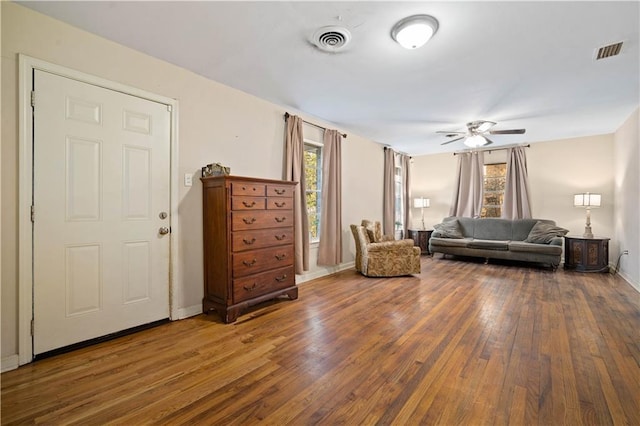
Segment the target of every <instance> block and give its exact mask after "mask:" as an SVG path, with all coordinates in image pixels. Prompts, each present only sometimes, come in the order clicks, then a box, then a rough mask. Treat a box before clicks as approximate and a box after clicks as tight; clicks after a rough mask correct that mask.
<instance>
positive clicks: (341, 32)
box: [313, 27, 351, 53]
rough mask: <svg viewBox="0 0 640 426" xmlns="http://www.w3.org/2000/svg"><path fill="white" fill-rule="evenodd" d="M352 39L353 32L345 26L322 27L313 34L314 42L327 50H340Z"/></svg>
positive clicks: (319, 47)
mask: <svg viewBox="0 0 640 426" xmlns="http://www.w3.org/2000/svg"><path fill="white" fill-rule="evenodd" d="M350 40H351V33H350V32H349V30H347V29H346V28H343V27H322V28H320V29H318V30H317V31H316V32H315V33H314V34H313V44H315V45H316V46H317V47H318V49H320V50H323V51H325V52H331V53H334V52H338V51H340V50H342V49H343V48H344V47H345V46H346V45H347V44H348V43H349V41H350Z"/></svg>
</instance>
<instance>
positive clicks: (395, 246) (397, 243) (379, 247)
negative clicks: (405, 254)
mask: <svg viewBox="0 0 640 426" xmlns="http://www.w3.org/2000/svg"><path fill="white" fill-rule="evenodd" d="M414 244H415V243H414V241H413V240H409V239H406V240H393V241H382V242H379V243H370V244H367V251H370V252H372V251H389V250H402V249H405V248H411V247H413V246H414Z"/></svg>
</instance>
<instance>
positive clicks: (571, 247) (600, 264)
mask: <svg viewBox="0 0 640 426" xmlns="http://www.w3.org/2000/svg"><path fill="white" fill-rule="evenodd" d="M564 269H575V270H576V271H579V272H609V238H606V237H593V238H584V237H576V236H565V237H564Z"/></svg>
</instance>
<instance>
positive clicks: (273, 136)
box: [0, 2, 383, 364]
mask: <svg viewBox="0 0 640 426" xmlns="http://www.w3.org/2000/svg"><path fill="white" fill-rule="evenodd" d="M0 6H1V7H2V21H1V22H2V40H1V41H2V122H3V126H2V151H1V160H2V168H1V173H2V174H1V179H2V180H1V188H2V193H1V196H2V209H1V210H2V218H1V219H2V230H3V232H2V262H1V264H2V271H1V272H2V314H1V315H2V342H1V343H2V359H3V364H4V361H5V360H6V359H8V358H9V357H13V355H15V354H16V353H17V351H18V347H17V317H18V316H17V315H18V312H17V297H18V296H17V294H18V292H17V290H18V289H17V282H18V280H17V244H18V241H17V238H18V235H17V232H16V230H17V223H18V218H17V200H18V154H17V152H18V151H17V149H18V135H17V129H18V111H17V106H18V101H17V95H18V77H17V71H18V65H17V61H18V56H17V55H18V53H23V54H26V55H29V56H32V57H34V58H37V59H41V60H44V61H48V62H51V63H54V64H57V65H61V66H64V67H67V68H72V69H75V70H78V71H81V72H85V73H88V74H93V75H96V76H98V77H102V78H106V79H109V80H112V81H116V82H118V83H122V84H126V85H129V86H132V87H136V88H140V89H143V90H146V91H149V92H153V93H157V94H159V95H163V96H167V97H170V98H175V99H177V100H178V102H179V126H178V139H179V159H178V160H179V163H178V174H179V176H180V177H182V176H184V174H185V173H189V174H192V175H193V176H194V179H193V186H192V187H184V186H182V185H180V189H179V214H180V221H179V228H180V235H179V238H180V239H179V252H180V258H179V269H180V275H179V277H178V281H179V285H180V286H181V288H182V291H181V292H180V293H179V294H177V295H175V296H176V297H175V300H176V303H177V305H178V308H179V309H180V310H182V311H183V312H186V313H189V312H194V310H195V311H197V310H198V309H199V307H200V306H201V300H202V282H203V265H202V213H201V210H202V195H201V184H200V180H199V179H198V178H199V173H200V167H202V166H203V165H205V164H207V163H212V162H220V163H222V164H224V165H227V166H230V167H231V172H232V174H234V175H245V176H255V177H263V178H272V179H281V178H282V175H283V157H284V154H283V145H284V117H283V114H284V112H285V109H284V108H282V107H280V106H278V105H274V104H271V103H269V102H266V101H264V100H261V99H258V98H256V97H253V96H250V95H247V94H245V93H243V92H240V91H237V90H235V89H231V88H229V87H226V86H224V85H222V84H219V83H217V82H214V81H211V80H207V79H205V78H203V77H201V76H199V75H196V74H194V73H192V72H190V71H187V70H185V69H182V68H179V67H177V66H174V65H171V64H169V63H166V62H163V61H160V60H157V59H155V58H152V57H150V56H147V55H144V54H142V53H140V52H137V51H134V50H132V49H129V48H125V47H123V46H121V45H118V44H116V43H113V42H111V41H108V40H106V39H103V38H100V37H97V36H94V35H92V34H89V33H87V32H84V31H82V30H79V29H77V28H74V27H71V26H69V25H67V24H65V23H62V22H60V21H56V20H54V19H51V18H49V17H46V16H44V15H41V14H39V13H37V12H34V11H32V10H30V9H27V8H24V7H22V6H19V5H17V4H15V3H9V2H1V5H0ZM195 53H197V52H194V54H195ZM288 111H289V112H291V113H293V114H296V113H297V112H296V111H293V110H291V109H288ZM301 116H302V118H304V119H307V120H309V121H312V122H315V123H318V124H320V125H325V126H327V127H334V126H332V125H330V124H329V123H323V122H322V121H321V120H318V119H316V118H314V117H309V116H305V115H304V114H301ZM338 130H341V129H338ZM342 157H343V179H344V183H343V194H345V196H344V197H343V228H344V232H343V236H344V241H343V244H344V247H345V249H344V262H345V264H346V265H347V266H348V265H349V264H350V263H349V262H352V261H353V258H354V255H353V250H354V249H353V242H352V241H351V240H352V238H351V236H350V233H349V232H350V231H349V224H350V223H353V222H355V221H359V220H360V218H362V217H371V218H374V219H375V218H378V219H379V218H381V217H382V193H381V192H382V191H381V190H380V188H381V187H382V163H383V149H382V146H381V145H379V144H377V143H374V142H372V141H369V140H367V139H364V138H361V137H358V136H357V135H354V134H349V135H348V137H347V139H345V140H344V142H343V156H342ZM180 181H181V182H182V178H181V179H180ZM378 182H379V184H378ZM323 272H325V271H322V270H320V271H313V273H316V274H318V273H323ZM303 278H304V277H303Z"/></svg>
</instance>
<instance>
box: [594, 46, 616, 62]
mask: <svg viewBox="0 0 640 426" xmlns="http://www.w3.org/2000/svg"><path fill="white" fill-rule="evenodd" d="M621 49H622V42H620V43H614V44H610V45H608V46H603V47H601V48H600V49H598V51H597V52H596V61H598V60H600V59H605V58H610V57H612V56H616V55H617V54H619V53H620V50H621Z"/></svg>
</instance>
